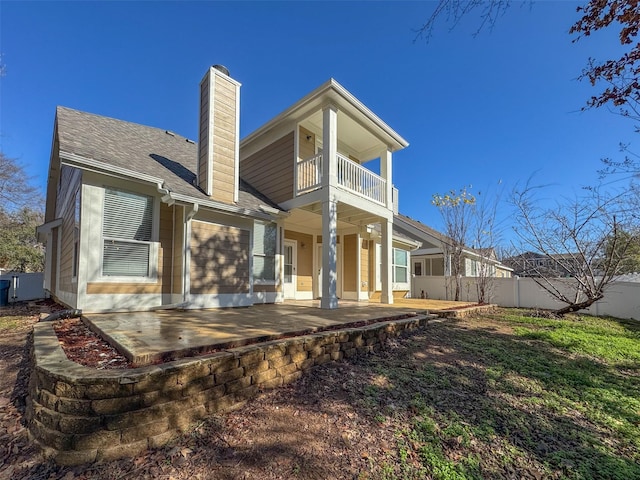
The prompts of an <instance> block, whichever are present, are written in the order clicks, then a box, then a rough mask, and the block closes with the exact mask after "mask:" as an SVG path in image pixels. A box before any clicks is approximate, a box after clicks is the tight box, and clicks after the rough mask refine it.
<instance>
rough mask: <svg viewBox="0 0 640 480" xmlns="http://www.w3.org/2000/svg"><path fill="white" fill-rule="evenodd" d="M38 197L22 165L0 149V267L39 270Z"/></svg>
mask: <svg viewBox="0 0 640 480" xmlns="http://www.w3.org/2000/svg"><path fill="white" fill-rule="evenodd" d="M41 205H42V199H41V197H40V196H39V195H38V194H37V191H36V189H35V188H34V187H33V186H32V185H30V184H29V177H28V176H27V175H26V173H25V171H24V168H23V167H22V166H21V165H20V164H19V163H18V162H17V161H16V160H14V159H12V158H9V157H7V156H6V155H5V154H4V153H2V152H0V268H3V269H8V270H12V271H18V272H39V271H42V269H43V267H44V253H43V248H42V245H40V244H39V243H38V241H37V239H36V227H37V226H38V225H40V224H41V223H42V221H43V219H44V216H43V214H42V208H41Z"/></svg>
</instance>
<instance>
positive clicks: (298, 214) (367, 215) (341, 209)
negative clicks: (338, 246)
mask: <svg viewBox="0 0 640 480" xmlns="http://www.w3.org/2000/svg"><path fill="white" fill-rule="evenodd" d="M378 222H380V217H377V216H375V215H372V214H371V212H366V211H364V210H360V209H359V208H356V207H353V206H351V205H347V204H345V203H338V229H340V228H349V227H353V226H354V225H356V226H364V225H369V224H371V223H378ZM286 225H287V227H293V226H299V227H304V228H306V229H313V230H321V229H322V204H321V203H320V202H317V203H313V204H311V205H307V206H305V207H303V208H296V209H294V210H292V211H291V214H290V215H289V216H288V217H287V220H286Z"/></svg>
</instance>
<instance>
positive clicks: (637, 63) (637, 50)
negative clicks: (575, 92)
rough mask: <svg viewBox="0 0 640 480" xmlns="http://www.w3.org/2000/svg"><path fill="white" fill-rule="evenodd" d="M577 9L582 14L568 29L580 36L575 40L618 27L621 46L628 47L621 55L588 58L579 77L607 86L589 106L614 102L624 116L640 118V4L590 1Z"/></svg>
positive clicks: (623, 0) (619, 0)
mask: <svg viewBox="0 0 640 480" xmlns="http://www.w3.org/2000/svg"><path fill="white" fill-rule="evenodd" d="M577 11H578V13H580V14H581V15H582V17H581V18H580V19H579V20H578V21H577V22H576V23H574V24H573V26H572V27H571V28H570V29H569V33H571V34H575V35H577V38H576V39H575V40H574V41H578V40H579V39H581V38H584V37H589V36H591V35H592V34H593V33H595V32H597V31H598V30H602V29H605V28H615V29H616V30H619V32H618V38H619V40H620V45H621V46H623V47H624V48H625V49H626V51H625V52H624V53H623V54H622V56H620V57H619V58H613V59H609V60H605V61H598V60H597V59H595V58H590V59H589V62H588V65H587V67H586V68H585V69H584V70H583V71H582V75H581V76H580V78H582V79H587V80H589V82H590V83H591V85H593V86H598V85H604V89H603V90H602V91H601V92H600V93H598V94H597V95H593V96H592V97H591V98H590V99H589V100H588V101H587V107H602V106H604V105H612V106H614V107H616V108H619V109H620V113H622V115H625V116H630V117H633V118H635V119H640V111H639V110H638V106H639V102H640V80H639V78H638V74H639V73H640V43H637V42H636V37H637V35H638V29H640V5H639V4H638V2H637V1H635V0H591V1H590V2H589V3H587V4H586V5H585V6H583V7H578V9H577Z"/></svg>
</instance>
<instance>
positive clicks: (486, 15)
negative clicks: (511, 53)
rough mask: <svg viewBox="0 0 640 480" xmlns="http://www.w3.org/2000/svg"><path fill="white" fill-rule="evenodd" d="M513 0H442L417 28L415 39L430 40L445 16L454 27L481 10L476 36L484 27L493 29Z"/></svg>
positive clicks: (452, 27)
mask: <svg viewBox="0 0 640 480" xmlns="http://www.w3.org/2000/svg"><path fill="white" fill-rule="evenodd" d="M510 5H511V0H440V1H439V2H438V3H437V5H436V7H435V8H434V10H433V13H432V14H431V16H430V17H429V18H428V19H427V21H426V22H424V23H423V24H422V25H421V26H420V28H418V29H417V30H416V37H415V40H414V41H416V40H418V39H424V40H427V41H428V40H429V39H430V38H431V36H432V35H433V29H434V28H435V26H436V24H437V22H438V20H439V19H440V18H442V17H445V20H446V21H447V22H448V23H450V24H451V29H454V28H455V27H456V26H457V25H458V23H459V22H460V20H462V19H463V18H464V17H465V16H467V15H468V14H470V13H471V12H474V11H476V12H479V14H480V15H479V24H478V27H477V29H476V31H475V33H474V34H473V36H474V37H475V36H476V35H478V34H479V33H480V32H481V31H482V30H484V29H487V28H488V29H489V30H491V29H493V26H494V25H495V23H496V21H497V20H498V18H500V17H501V16H502V15H504V13H505V12H506V11H507V10H508V9H509V7H510Z"/></svg>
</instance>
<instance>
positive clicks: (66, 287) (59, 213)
mask: <svg viewBox="0 0 640 480" xmlns="http://www.w3.org/2000/svg"><path fill="white" fill-rule="evenodd" d="M80 179H81V177H80V175H79V174H78V173H77V171H76V169H75V168H73V167H68V166H66V165H63V166H62V168H61V170H60V190H59V193H58V198H57V202H58V204H57V205H56V217H57V218H60V217H62V232H61V239H60V285H59V288H60V290H62V291H65V292H71V293H77V292H78V284H77V283H76V282H74V281H73V245H74V240H75V233H74V228H75V218H74V215H75V195H74V193H75V192H77V191H78V190H79V188H80ZM67 191H68V192H70V195H68V196H65V192H67ZM65 201H66V202H65Z"/></svg>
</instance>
